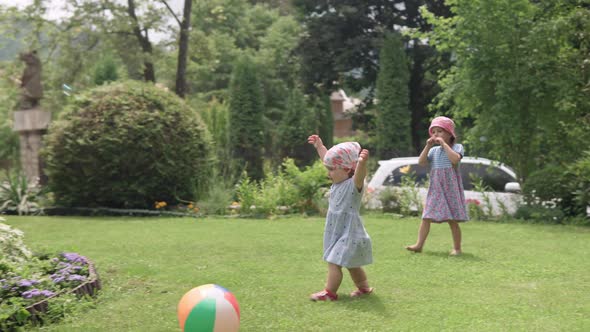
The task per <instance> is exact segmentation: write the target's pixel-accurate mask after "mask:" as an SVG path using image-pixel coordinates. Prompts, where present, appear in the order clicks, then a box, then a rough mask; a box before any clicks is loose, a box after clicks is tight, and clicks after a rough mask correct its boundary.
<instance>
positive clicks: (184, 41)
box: [162, 0, 193, 98]
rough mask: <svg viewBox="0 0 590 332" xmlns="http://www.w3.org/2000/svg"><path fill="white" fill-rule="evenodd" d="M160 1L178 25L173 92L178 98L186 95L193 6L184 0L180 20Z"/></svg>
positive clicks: (168, 6) (191, 2)
mask: <svg viewBox="0 0 590 332" xmlns="http://www.w3.org/2000/svg"><path fill="white" fill-rule="evenodd" d="M162 3H164V5H166V8H168V10H169V11H170V13H171V14H172V16H173V17H174V19H175V20H176V22H178V26H179V27H180V36H179V38H178V61H177V66H176V85H175V87H174V92H176V94H177V95H178V96H179V97H180V98H184V96H185V95H186V61H187V56H188V39H189V31H190V27H191V8H192V6H193V1H192V0H184V10H183V11H182V22H181V21H180V20H179V19H178V17H177V16H176V14H175V13H174V11H173V10H172V8H170V5H168V3H167V2H166V1H164V0H162Z"/></svg>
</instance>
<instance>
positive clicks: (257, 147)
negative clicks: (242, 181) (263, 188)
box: [229, 56, 264, 180]
mask: <svg viewBox="0 0 590 332" xmlns="http://www.w3.org/2000/svg"><path fill="white" fill-rule="evenodd" d="M229 94H230V97H229V108H230V116H229V126H230V150H231V153H232V157H233V158H234V159H235V160H234V161H235V162H236V163H237V165H243V169H245V170H246V172H247V173H248V176H249V177H250V178H252V179H255V180H259V179H262V178H263V177H264V171H263V163H262V159H263V155H262V153H263V148H262V147H263V144H264V139H263V137H264V136H263V133H264V126H263V122H262V119H263V112H264V105H263V104H264V103H263V96H262V90H261V86H260V81H259V78H258V74H257V69H256V64H255V63H254V62H253V61H252V59H251V58H249V57H248V56H244V57H242V58H240V59H239V60H238V61H237V62H236V64H235V67H234V70H233V73H232V78H231V83H230V89H229Z"/></svg>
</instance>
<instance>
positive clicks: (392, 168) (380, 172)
mask: <svg viewBox="0 0 590 332" xmlns="http://www.w3.org/2000/svg"><path fill="white" fill-rule="evenodd" d="M460 169H461V177H462V179H463V189H464V190H465V200H466V202H472V203H474V204H477V205H478V206H480V207H481V208H482V210H483V211H484V212H486V213H489V214H491V215H494V216H498V215H501V214H503V213H508V214H514V213H515V212H516V209H517V208H518V205H519V203H520V202H521V200H522V196H521V195H520V191H521V187H520V183H519V182H518V179H517V177H516V173H514V171H513V170H512V168H510V167H508V166H506V165H504V164H502V163H500V162H497V161H492V160H489V159H485V158H477V157H463V159H461V165H460ZM429 173H430V167H422V166H420V165H418V157H406V158H393V159H389V160H380V161H379V168H378V169H377V171H376V172H375V174H374V175H373V177H372V178H371V180H370V181H369V184H368V185H367V196H368V198H367V200H366V204H365V207H367V208H369V209H380V208H381V207H382V203H381V200H380V199H379V195H380V194H381V193H382V192H383V190H385V189H386V188H400V189H401V188H402V187H401V183H402V177H403V176H405V175H412V176H413V179H414V181H415V185H416V187H415V188H416V190H417V193H418V197H419V199H420V200H421V202H422V205H424V201H425V199H426V194H427V193H428V188H427V187H426V186H425V183H426V182H427V181H428V174H429ZM473 180H475V181H479V180H481V181H482V183H483V185H484V186H485V187H486V188H487V191H483V192H481V191H476V190H474V189H475V188H476V186H475V185H474V183H473V182H472V181H473ZM489 205H491V209H490V207H489ZM411 209H412V210H417V206H413V207H411Z"/></svg>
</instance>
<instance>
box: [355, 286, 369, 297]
mask: <svg viewBox="0 0 590 332" xmlns="http://www.w3.org/2000/svg"><path fill="white" fill-rule="evenodd" d="M374 289H375V288H373V287H369V288H363V289H361V288H358V289H357V290H355V291H354V292H352V293H350V297H361V296H363V295H369V294H371V293H373V290H374Z"/></svg>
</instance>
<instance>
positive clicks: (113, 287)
mask: <svg viewBox="0 0 590 332" xmlns="http://www.w3.org/2000/svg"><path fill="white" fill-rule="evenodd" d="M364 220H365V226H366V228H367V231H368V232H369V234H370V235H371V237H372V239H373V254H374V263H373V264H372V265H369V266H368V267H367V268H366V271H367V274H368V276H369V281H370V282H371V284H372V286H374V287H375V288H376V290H375V293H374V294H373V295H370V296H369V297H366V298H363V299H351V298H350V297H348V295H347V294H348V293H349V292H350V291H351V290H353V284H352V282H351V281H350V278H349V277H348V274H345V279H344V282H343V284H342V287H341V288H340V291H339V294H340V299H339V301H337V302H333V303H314V302H311V301H309V300H308V296H309V294H310V293H312V292H315V291H318V290H321V289H322V287H323V285H324V280H325V274H326V264H325V263H324V262H323V261H322V233H323V219H322V218H307V219H305V218H286V219H276V220H248V219H215V218H211V219H191V218H73V217H67V218H66V217H62V218H60V217H14V216H9V217H7V223H8V224H11V225H13V226H14V227H16V228H19V229H21V230H23V231H24V232H25V241H26V244H27V245H28V246H29V247H30V248H31V249H33V250H35V251H74V252H78V253H80V254H82V255H84V256H87V257H88V258H90V259H91V260H92V261H93V262H94V263H95V265H96V266H97V269H98V272H99V274H100V277H101V280H102V282H103V291H102V292H101V294H100V296H99V297H98V299H97V302H96V308H94V309H89V310H84V311H82V312H79V313H76V315H75V316H73V317H68V318H66V319H65V320H64V321H63V322H62V323H61V324H58V325H51V326H45V327H43V328H42V329H40V330H43V331H179V330H180V329H179V327H178V322H177V319H176V305H177V304H178V301H179V300H180V298H181V297H182V295H183V294H184V293H185V292H187V291H188V290H190V289H192V288H193V287H196V286H199V285H202V284H208V283H215V284H219V285H221V286H223V287H225V288H227V289H229V290H230V291H232V293H233V294H234V295H235V296H236V298H237V300H238V302H239V304H240V308H241V313H242V316H241V329H240V331H590V258H589V257H590V228H580V227H570V226H547V225H529V224H500V223H484V222H470V223H466V224H463V226H462V230H463V238H464V241H463V250H464V252H465V254H464V255H463V256H460V257H449V256H448V252H449V250H450V249H451V234H450V230H449V228H448V226H447V225H433V227H432V229H431V233H430V237H429V239H428V242H427V244H426V247H425V249H424V252H423V253H421V254H412V253H409V252H407V251H406V250H405V249H404V245H406V244H410V243H413V242H414V240H415V238H416V232H417V229H418V225H419V220H418V219H396V218H394V217H388V216H365V217H364Z"/></svg>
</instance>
